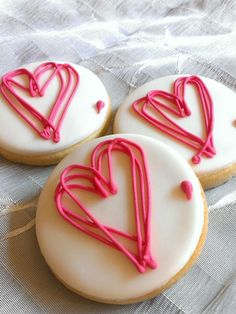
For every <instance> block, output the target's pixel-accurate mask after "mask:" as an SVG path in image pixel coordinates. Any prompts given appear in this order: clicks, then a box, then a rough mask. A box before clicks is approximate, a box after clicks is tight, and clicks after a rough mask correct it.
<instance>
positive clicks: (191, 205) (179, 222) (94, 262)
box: [36, 134, 204, 301]
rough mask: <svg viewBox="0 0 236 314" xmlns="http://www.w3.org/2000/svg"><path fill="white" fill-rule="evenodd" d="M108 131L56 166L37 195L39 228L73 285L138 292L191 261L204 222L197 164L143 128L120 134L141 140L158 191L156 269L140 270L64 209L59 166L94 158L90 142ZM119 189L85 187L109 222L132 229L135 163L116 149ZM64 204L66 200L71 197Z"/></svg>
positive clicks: (112, 295)
mask: <svg viewBox="0 0 236 314" xmlns="http://www.w3.org/2000/svg"><path fill="white" fill-rule="evenodd" d="M116 136H117V135H110V136H106V137H102V138H98V139H96V140H93V141H90V142H87V143H85V144H83V145H82V146H81V147H80V148H78V149H76V150H75V151H74V152H73V153H72V154H70V155H69V156H67V157H66V158H65V159H64V160H63V161H62V162H61V163H60V164H59V165H58V166H57V167H56V168H55V170H54V171H53V173H52V175H51V176H50V178H49V180H48V182H47V183H46V185H45V187H44V189H43V191H42V194H41V196H40V199H39V204H38V209H37V215H36V232H37V238H38V242H39V245H40V249H41V251H42V254H43V255H44V257H45V259H46V262H47V263H48V265H49V266H50V268H51V269H52V270H53V272H54V273H55V274H56V275H57V276H58V277H59V278H60V279H61V280H62V281H64V282H65V283H66V285H68V286H69V287H71V288H72V289H74V290H76V291H80V292H82V293H84V294H87V295H88V296H90V297H93V298H96V299H99V298H103V299H106V300H117V301H122V300H127V299H130V298H138V297H141V296H143V295H145V294H147V293H150V292H152V291H154V290H155V289H157V288H159V287H161V286H163V285H164V284H165V283H166V282H168V281H169V280H170V279H171V278H172V277H173V276H174V275H175V274H176V273H177V272H178V271H179V270H180V269H182V267H183V266H184V265H185V264H186V263H187V262H188V261H189V259H190V257H191V255H192V254H193V252H194V250H195V248H196V246H197V244H198V241H199V238H200V235H201V233H202V228H203V223H204V203H203V198H202V196H201V188H200V184H199V182H198V180H197V178H196V176H195V174H194V172H193V171H192V169H191V167H190V166H189V165H188V164H187V163H186V162H185V161H184V159H182V157H181V156H179V155H178V154H177V153H176V152H175V151H174V150H172V149H170V148H168V147H167V146H166V145H164V144H162V143H160V142H158V141H156V140H154V139H151V138H148V137H145V136H140V135H123V134H122V135H120V136H119V137H125V138H127V139H130V140H131V141H134V142H135V143H137V144H139V145H140V146H141V147H142V148H143V150H144V152H145V154H146V157H147V164H148V168H149V174H150V183H151V194H152V214H151V215H152V219H151V221H152V224H151V225H152V227H151V229H152V233H151V252H152V256H153V257H154V259H155V260H156V261H158V263H159V264H160V266H159V268H158V269H155V270H148V271H147V272H146V273H143V274H140V273H139V272H138V271H137V269H136V268H135V267H134V266H133V264H132V263H131V262H130V261H129V260H128V259H127V258H126V257H125V256H124V255H123V254H122V253H120V252H118V251H116V250H114V249H112V248H110V247H108V246H106V245H104V244H102V243H100V242H98V241H97V240H95V239H93V238H91V237H89V236H87V235H85V234H83V233H81V232H80V231H78V230H77V229H76V228H74V227H73V226H72V225H70V224H69V223H68V222H66V221H65V220H64V219H63V218H62V217H61V216H60V215H59V213H58V211H57V209H56V207H55V203H54V193H55V187H56V185H57V183H58V178H59V175H60V173H61V171H62V170H63V169H64V168H65V167H66V166H68V165H70V164H75V163H81V164H84V165H85V164H86V165H88V164H89V162H90V153H91V151H92V149H93V148H94V147H95V146H96V145H97V144H98V143H99V142H101V141H103V140H105V139H108V138H114V137H116ZM113 160H114V169H116V171H115V175H114V176H115V181H116V182H117V183H118V194H116V195H114V196H111V197H109V198H107V199H101V198H99V197H97V196H93V195H92V194H91V193H90V194H88V193H87V194H86V193H85V192H84V194H83V192H81V194H80V197H83V200H84V201H86V203H85V204H86V205H87V206H88V207H89V208H92V209H91V212H92V213H93V214H94V215H95V216H96V217H97V218H99V219H100V220H101V221H102V222H103V223H105V224H107V225H109V226H113V227H116V228H118V229H121V230H125V231H129V232H132V231H133V230H134V226H135V225H134V223H133V220H132V215H133V211H132V209H131V208H132V201H131V197H132V195H131V193H132V192H131V188H130V187H131V178H130V174H129V170H128V169H127V167H128V166H129V164H128V163H127V160H126V159H125V158H124V156H123V155H122V154H120V153H115V154H114V155H113ZM183 180H189V181H190V182H191V183H192V185H193V198H192V199H191V200H190V201H188V200H187V199H186V195H185V194H184V193H183V192H182V190H181V189H180V183H181V182H182V181H183ZM65 205H68V204H66V203H65Z"/></svg>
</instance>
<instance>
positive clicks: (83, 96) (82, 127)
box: [0, 62, 109, 155]
mask: <svg viewBox="0 0 236 314" xmlns="http://www.w3.org/2000/svg"><path fill="white" fill-rule="evenodd" d="M41 63H43V62H37V63H31V64H28V65H24V66H22V67H21V68H26V69H28V70H30V71H34V70H35V69H36V68H37V66H39V65H40V64H41ZM58 63H63V62H58ZM64 63H65V62H64ZM71 65H72V66H73V67H74V68H75V70H76V71H77V72H78V73H79V76H80V82H79V86H78V89H77V91H76V93H75V95H74V97H73V100H72V102H71V104H70V106H69V109H68V111H67V113H66V116H65V119H64V121H63V124H62V127H61V130H60V135H61V139H60V142H59V143H54V142H53V141H52V140H44V139H42V138H41V137H40V136H39V135H38V134H37V133H36V132H35V131H34V130H33V129H32V128H31V126H29V125H28V124H27V123H26V122H25V121H24V120H23V119H22V118H21V117H20V116H19V115H18V114H17V113H16V112H15V111H14V110H13V109H12V108H11V107H10V106H9V105H8V103H7V102H6V101H5V99H3V96H2V95H1V96H0V108H1V109H0V111H1V114H0V125H1V128H0V147H2V148H3V149H5V150H7V151H9V152H13V153H18V154H30V155H37V154H48V153H54V152H58V151H61V150H63V149H66V148H68V147H70V146H71V145H73V144H76V143H78V142H80V141H82V140H83V139H85V138H86V137H88V136H90V135H91V134H92V133H94V132H95V131H97V130H98V129H99V128H101V127H102V125H103V124H104V122H105V119H106V118H107V111H108V109H109V106H108V105H109V97H108V94H107V92H106V90H105V87H104V86H103V84H102V82H101V81H100V79H99V78H98V77H97V76H96V75H95V74H94V73H92V72H91V71H90V70H88V69H85V68H84V67H82V66H79V65H76V64H71ZM48 76H49V72H47V73H45V74H44V75H43V76H42V78H41V79H40V81H42V80H45V79H46V78H47V77H48ZM18 81H20V80H19V79H18ZM58 87H59V81H58V80H57V79H54V80H53V81H52V82H51V83H50V85H49V87H48V88H47V90H46V93H45V95H44V96H43V97H34V98H32V97H30V96H29V95H27V94H26V93H24V92H22V91H18V94H19V95H22V97H24V99H25V100H26V101H27V102H28V103H30V104H32V105H33V106H34V107H35V108H36V109H37V110H38V111H40V112H41V113H43V114H46V113H47V112H48V111H49V109H50V108H51V106H52V104H53V102H54V101H55V97H56V94H57V92H58ZM98 100H102V101H103V102H104V103H105V107H104V108H103V109H102V110H101V111H100V113H99V114H98V112H97V108H96V102H97V101H98Z"/></svg>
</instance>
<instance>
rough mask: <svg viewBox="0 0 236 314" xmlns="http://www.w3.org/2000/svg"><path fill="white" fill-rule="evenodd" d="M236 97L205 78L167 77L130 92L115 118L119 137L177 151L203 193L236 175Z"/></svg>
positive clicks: (115, 129)
mask: <svg viewBox="0 0 236 314" xmlns="http://www.w3.org/2000/svg"><path fill="white" fill-rule="evenodd" d="M235 119H236V94H235V93H234V92H233V91H232V90H230V89H229V88H227V87H226V86H224V85H222V84H220V83H218V82H216V81H214V80H211V79H209V78H206V77H200V76H176V75H173V76H167V77H162V78H159V79H157V80H154V81H151V82H149V83H147V84H145V85H143V86H141V87H139V88H137V89H136V90H135V91H134V92H133V93H131V94H130V95H129V96H128V97H127V99H126V100H125V101H124V103H123V104H122V105H121V107H120V108H119V110H118V113H117V115H116V118H115V123H114V132H115V133H138V134H143V135H146V136H150V137H153V138H155V139H158V140H161V141H162V142H164V143H166V144H167V145H169V146H170V147H172V148H174V149H176V150H177V151H178V152H179V153H180V154H181V155H182V156H183V157H184V158H185V159H186V160H187V161H188V162H189V163H190V164H191V166H192V167H193V169H194V171H195V172H196V174H197V175H198V177H199V179H200V181H201V183H202V185H203V187H204V188H209V187H213V186H216V185H218V184H221V183H223V182H225V181H226V180H227V179H228V178H229V177H230V176H232V175H233V174H235V172H236V145H235V143H236V124H235Z"/></svg>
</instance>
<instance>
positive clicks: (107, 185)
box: [55, 138, 157, 273]
mask: <svg viewBox="0 0 236 314" xmlns="http://www.w3.org/2000/svg"><path fill="white" fill-rule="evenodd" d="M114 152H122V153H123V154H125V155H127V156H128V157H129V160H130V167H131V175H132V189H133V203H134V213H135V222H136V235H131V234H129V233H127V232H123V231H120V230H118V229H115V228H112V227H109V226H106V225H103V224H102V223H101V222H100V221H99V220H98V219H96V218H95V217H94V216H93V215H92V214H91V212H90V211H89V209H88V208H87V207H86V206H85V205H84V204H83V203H82V202H81V201H80V199H79V197H78V196H77V195H76V194H74V193H73V191H75V190H77V191H78V190H85V191H88V192H91V193H95V194H97V195H100V196H101V197H104V198H106V197H110V196H112V195H114V194H116V193H118V188H117V186H116V183H115V181H114V178H113V162H112V155H113V153H114ZM104 166H105V167H107V170H108V175H107V177H106V176H104V174H103V171H104ZM80 180H83V182H82V183H81V182H80ZM84 181H86V182H87V184H85V183H84ZM65 195H67V196H69V197H70V198H71V199H72V200H73V202H75V203H76V204H77V205H78V207H79V208H80V210H81V211H82V213H83V214H84V215H83V216H82V215H80V214H78V213H75V212H72V211H71V210H70V209H69V208H67V207H65V205H64V204H63V196H65ZM55 202H56V206H57V209H58V211H59V213H60V214H61V216H62V217H63V218H64V219H65V220H66V221H68V222H69V223H70V224H72V225H73V226H74V227H75V228H77V229H78V230H80V231H82V232H84V233H86V234H87V235H89V236H91V237H93V238H94V239H96V240H98V241H100V242H102V243H104V244H106V245H108V246H110V247H112V248H114V249H116V250H118V251H120V252H121V253H123V254H124V255H125V256H126V257H127V258H128V259H129V260H130V261H131V262H132V263H133V264H134V265H135V266H136V268H137V270H138V271H139V272H140V273H143V272H145V271H146V270H147V267H149V268H152V269H154V268H156V267H157V263H156V262H155V261H154V260H153V258H152V256H151V253H150V241H151V238H150V235H151V190H150V182H149V176H148V169H147V161H146V157H145V154H144V152H143V150H142V148H141V147H140V146H139V145H137V144H136V143H134V142H132V141H129V140H127V139H124V138H115V139H111V140H106V141H103V142H101V143H100V144H98V145H97V146H96V147H95V149H94V150H93V152H92V154H91V166H83V165H79V164H75V165H70V166H68V167H67V168H65V169H64V170H63V172H62V173H61V176H60V182H59V184H58V186H57V188H56V191H55ZM108 214H109V213H108ZM119 237H120V238H125V239H127V240H130V241H135V242H136V243H137V252H136V253H134V252H132V251H131V250H130V249H128V248H126V246H125V245H124V244H123V243H122V242H121V241H120V240H119Z"/></svg>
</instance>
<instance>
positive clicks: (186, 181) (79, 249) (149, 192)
mask: <svg viewBox="0 0 236 314" xmlns="http://www.w3.org/2000/svg"><path fill="white" fill-rule="evenodd" d="M235 102H236V95H235V94H234V93H233V92H232V91H231V90H229V89H228V88H227V87H225V86H223V85H221V84H219V83H217V82H215V81H213V80H210V79H207V78H201V77H199V76H178V77H177V76H169V77H165V78H161V79H158V80H155V81H152V82H149V83H147V84H145V85H143V86H141V87H140V88H138V89H137V90H135V91H134V92H133V93H132V94H130V95H129V96H128V98H127V99H126V100H125V101H124V103H123V104H122V105H121V107H120V108H119V110H118V113H117V115H116V117H115V122H114V128H113V130H114V134H113V135H109V136H105V137H99V136H101V135H102V134H103V133H104V132H105V130H106V128H107V126H108V124H109V119H110V113H111V105H110V98H109V95H108V93H107V91H106V89H105V87H104V86H103V84H102V83H101V81H100V80H99V79H98V77H97V76H96V75H95V74H93V73H92V72H91V71H89V70H87V69H85V68H83V67H81V66H77V65H75V64H68V63H56V62H43V63H34V64H29V65H27V66H25V67H23V68H20V69H17V70H15V71H12V72H9V73H7V74H6V75H4V76H3V77H2V82H1V115H0V153H1V154H2V155H3V156H4V157H6V158H8V159H10V160H12V161H15V162H21V163H26V164H33V165H49V164H54V163H57V162H59V161H60V160H61V159H63V158H64V157H65V156H66V155H68V156H67V157H65V158H64V159H63V160H62V161H61V162H60V163H59V164H58V166H57V167H56V168H55V169H54V171H53V172H52V174H51V176H50V177H49V179H48V181H47V183H46V185H45V187H44V189H43V191H42V194H41V196H40V198H39V204H38V209H37V216H36V232H37V238H38V242H39V246H40V249H41V252H42V254H43V256H44V258H45V260H46V262H47V264H48V265H49V267H50V268H51V270H52V271H53V273H54V274H55V276H56V277H57V278H58V279H59V280H60V281H61V282H62V283H64V284H65V285H66V286H67V287H68V288H69V289H71V290H73V291H75V292H76V293H78V294H80V295H82V296H85V297H87V298H89V299H92V300H96V301H100V302H105V303H119V304H125V303H132V302H137V301H142V300H145V299H148V298H151V297H153V296H155V295H157V294H159V293H160V292H161V291H163V290H164V289H166V288H168V287H170V286H171V285H172V284H173V283H174V282H176V281H177V280H178V279H179V278H180V277H181V276H182V275H183V274H184V273H185V272H186V271H187V270H188V269H189V268H190V266H191V265H192V264H193V263H194V261H195V260H196V258H197V256H198V255H199V253H200V251H201V249H202V247H203V244H204V241H205V237H206V232H207V207H206V202H205V197H204V193H203V189H202V186H203V187H204V188H209V187H213V186H215V185H218V184H220V183H223V182H225V181H226V180H227V179H228V178H229V177H230V176H232V175H233V174H234V173H235V171H236V146H235V142H236V125H235V116H236V105H235ZM96 137H99V138H96ZM95 138H96V139H95ZM196 175H197V176H196ZM197 177H198V178H199V179H200V181H201V183H202V186H201V184H200V183H199V180H198V178H197Z"/></svg>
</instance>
